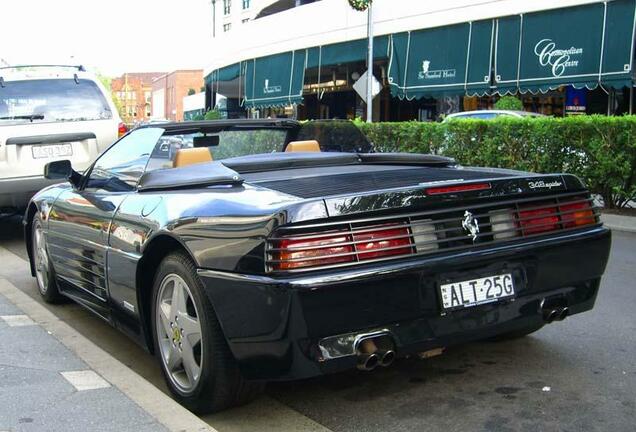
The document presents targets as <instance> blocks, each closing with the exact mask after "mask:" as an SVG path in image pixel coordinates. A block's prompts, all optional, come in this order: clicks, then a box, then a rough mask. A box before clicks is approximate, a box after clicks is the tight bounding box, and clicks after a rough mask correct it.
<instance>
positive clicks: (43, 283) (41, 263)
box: [33, 223, 49, 294]
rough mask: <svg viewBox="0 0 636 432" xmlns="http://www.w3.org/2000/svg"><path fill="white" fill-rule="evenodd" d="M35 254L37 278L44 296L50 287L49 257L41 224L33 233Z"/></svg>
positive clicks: (37, 225)
mask: <svg viewBox="0 0 636 432" xmlns="http://www.w3.org/2000/svg"><path fill="white" fill-rule="evenodd" d="M33 252H34V254H35V278H36V280H37V283H38V289H39V290H40V292H41V293H42V294H46V291H47V289H48V287H49V255H48V254H47V251H46V241H45V240H44V230H43V229H42V226H41V225H40V224H39V223H38V224H36V225H35V229H34V232H33Z"/></svg>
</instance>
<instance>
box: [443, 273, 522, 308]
mask: <svg viewBox="0 0 636 432" xmlns="http://www.w3.org/2000/svg"><path fill="white" fill-rule="evenodd" d="M440 294H441V297H442V306H443V307H444V310H450V309H458V308H463V307H471V306H477V305H480V304H485V303H492V302H495V301H497V300H500V299H504V298H510V297H514V295H515V287H514V282H513V279H512V274H509V273H507V274H502V275H497V276H487V277H483V278H480V279H472V280H465V281H460V282H453V283H449V284H444V285H440Z"/></svg>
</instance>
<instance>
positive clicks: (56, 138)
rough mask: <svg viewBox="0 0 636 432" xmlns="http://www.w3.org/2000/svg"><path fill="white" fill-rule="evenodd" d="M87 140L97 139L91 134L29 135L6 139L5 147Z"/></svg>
mask: <svg viewBox="0 0 636 432" xmlns="http://www.w3.org/2000/svg"><path fill="white" fill-rule="evenodd" d="M88 139H97V136H95V134H94V133H92V132H77V133H63V134H47V135H31V136H22V137H11V138H7V141H6V145H40V144H59V143H68V142H74V141H84V140H88Z"/></svg>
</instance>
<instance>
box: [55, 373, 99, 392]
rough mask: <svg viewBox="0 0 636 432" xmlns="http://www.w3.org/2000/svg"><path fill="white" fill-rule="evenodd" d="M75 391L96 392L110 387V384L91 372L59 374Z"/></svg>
mask: <svg viewBox="0 0 636 432" xmlns="http://www.w3.org/2000/svg"><path fill="white" fill-rule="evenodd" d="M60 373H61V374H62V376H63V377H64V378H66V381H68V382H70V383H71V384H72V385H73V387H75V389H76V390H77V391H84V390H97V389H102V388H108V387H110V383H109V382H108V381H106V380H105V379H104V378H102V377H101V376H99V375H98V374H97V373H96V372H95V371H92V370H81V371H68V372H60Z"/></svg>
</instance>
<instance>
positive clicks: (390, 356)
mask: <svg viewBox="0 0 636 432" xmlns="http://www.w3.org/2000/svg"><path fill="white" fill-rule="evenodd" d="M378 356H379V358H380V366H382V367H388V366H391V364H392V363H393V361H394V360H395V351H393V350H387V351H384V352H378Z"/></svg>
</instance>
